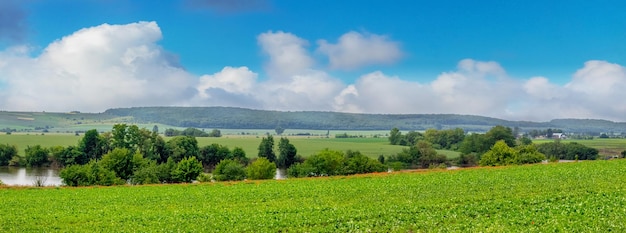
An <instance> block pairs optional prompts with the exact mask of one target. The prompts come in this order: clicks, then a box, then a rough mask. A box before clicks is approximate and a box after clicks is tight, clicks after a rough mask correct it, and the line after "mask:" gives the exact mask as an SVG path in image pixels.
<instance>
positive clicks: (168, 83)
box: [0, 22, 195, 111]
mask: <svg viewBox="0 0 626 233" xmlns="http://www.w3.org/2000/svg"><path fill="white" fill-rule="evenodd" d="M160 39H161V31H160V29H159V27H158V25H157V24H156V23H155V22H139V23H132V24H127V25H108V24H103V25H100V26H96V27H91V28H85V29H82V30H80V31H77V32H75V33H73V34H72V35H69V36H66V37H64V38H62V39H60V40H57V41H55V42H53V43H51V44H50V45H48V46H47V47H46V48H45V49H44V50H43V52H42V53H41V55H39V56H38V57H35V58H31V57H28V56H25V55H23V54H22V56H17V55H16V54H12V55H7V56H3V57H0V60H2V62H0V63H4V64H5V65H4V66H2V67H0V80H2V81H3V82H4V83H5V89H7V90H6V92H5V95H6V96H5V98H4V100H3V102H2V103H1V106H2V107H3V108H7V109H20V110H33V111H40V110H47V111H67V110H69V109H78V110H82V111H102V110H104V109H106V108H111V107H129V106H138V105H141V106H145V105H172V104H178V103H182V102H183V100H186V99H188V98H189V97H190V96H193V95H195V89H194V88H193V79H192V76H190V75H189V74H188V73H187V72H185V71H184V70H182V69H181V68H179V67H178V66H177V64H176V62H175V61H173V60H172V56H171V55H169V54H167V53H166V52H165V51H164V50H163V49H162V48H161V47H159V46H158V45H157V44H156V42H157V41H158V40H160Z"/></svg>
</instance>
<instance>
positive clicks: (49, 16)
mask: <svg viewBox="0 0 626 233" xmlns="http://www.w3.org/2000/svg"><path fill="white" fill-rule="evenodd" d="M625 10H626V3H625V2H624V1H578V0H574V1H535V0H529V1H495V0H493V1H491V0H488V1H452V0H448V1H446V0H443V1H373V0H371V1H367V0H365V1H327V0H321V1H278V0H275V1H269V0H267V1H265V0H232V1H227V0H174V1H123V0H84V1H78V0H45V1H44V0H27V1H13V0H8V1H3V3H0V85H1V86H2V89H3V90H4V94H0V95H6V96H4V97H5V98H4V101H1V100H0V109H5V110H47V111H68V110H74V109H76V110H82V111H96V112H97V111H103V110H105V109H107V108H112V107H128V106H153V105H166V106H169V105H182V106H214V105H220V106H237V107H250V108H260V109H276V110H324V111H345V112H368V113H458V114H477V115H487V116H495V117H502V118H507V119H520V120H548V119H552V118H603V119H611V120H616V121H626V119H622V116H623V115H624V113H626V105H623V104H621V103H615V101H614V100H616V99H619V98H621V97H622V94H620V93H618V91H617V90H614V89H616V88H617V87H622V85H624V86H625V87H626V74H625V73H626V71H624V66H625V65H626V56H624V54H626V15H625V14H624V13H623V12H624V11H625ZM105 24H106V25H109V26H117V27H116V28H115V29H111V28H107V27H103V25H105ZM118 27H119V28H118ZM129 31H139V32H137V33H138V34H137V35H135V34H129ZM121 37H124V38H121ZM81 38H82V39H81ZM97 38H100V39H103V38H108V39H107V40H106V41H108V42H106V43H100V44H92V45H91V46H95V47H90V46H86V45H85V42H84V41H98V39H97ZM120 41H122V42H124V43H122V42H120ZM118 42H119V43H118ZM137 48H145V49H144V50H141V51H142V52H141V53H142V54H140V55H137V53H138V52H137V51H139V50H137ZM95 50H98V51H99V50H102V51H100V52H94V51H95ZM107 51H109V52H110V51H114V52H110V53H109V52H107ZM129 51H131V52H132V53H133V54H135V55H136V56H135V55H133V56H134V57H133V59H134V58H136V57H144V58H145V57H146V56H148V55H150V54H152V55H150V56H151V57H150V59H151V60H150V61H149V62H145V63H141V64H139V63H133V64H130V63H123V64H125V65H121V64H122V63H119V64H118V63H116V62H119V60H124V59H123V57H124V56H126V55H128V54H129V53H130V52H129ZM76 53H79V55H80V56H78V55H77V56H76V57H75V58H76V59H73V57H72V56H74V55H75V54H76ZM154 54H158V55H154ZM153 55H154V56H156V57H154V56H153ZM79 57H80V58H82V60H81V59H78V58H79ZM72 59H73V60H72ZM128 59H131V58H128ZM87 60H93V61H91V63H97V64H98V66H93V67H92V65H93V64H87V65H80V64H79V63H80V62H87ZM3 63H4V64H5V65H4V66H3V65H2V64H3ZM164 64H165V65H164ZM3 67H4V68H3ZM8 67H11V68H8ZM51 67H54V68H51ZM77 67H78V68H77ZM82 67H87V68H82ZM120 67H122V68H120ZM92 68H93V69H92ZM159 70H160V71H159ZM48 72H52V73H53V74H54V75H51V76H54V77H48V78H42V77H41V76H42V74H49V73H48ZM115 75H118V77H117V79H116V78H111V77H112V76H115ZM149 75H150V77H148V76H149ZM155 75H156V76H159V77H152V76H155ZM44 76H47V75H44ZM25 80H30V83H46V82H49V83H50V85H53V86H47V87H34V86H35V85H33V87H28V85H27V84H25ZM112 80H115V81H116V82H117V83H118V84H120V85H119V86H120V87H118V88H116V87H109V86H108V85H109V83H108V82H110V81H112ZM168 82H171V83H168ZM142 84H143V85H142ZM167 84H170V85H169V86H167ZM161 85H166V86H161ZM25 86H26V87H25ZM167 87H169V88H170V90H171V89H172V88H173V87H175V88H178V89H175V90H171V92H172V93H173V95H171V96H167V95H164V94H161V93H162V92H157V91H151V90H154V89H159V88H163V89H167ZM37 88H41V89H37ZM81 88H94V89H98V90H101V91H102V92H103V93H102V95H103V96H104V97H103V98H100V99H93V100H92V99H90V98H89V97H86V96H84V95H87V94H90V92H88V91H82V89H81ZM126 88H128V89H129V90H130V89H133V90H135V92H136V93H132V92H131V91H127V90H126ZM318 88H319V89H318ZM385 88H387V89H385ZM77 89H81V90H77ZM321 89H323V90H321ZM190 92H196V93H190ZM259 92H263V93H259ZM128 93H132V94H128ZM320 96H321V97H320ZM81 99H82V101H78V100H81ZM52 100H54V102H52ZM57 102H63V103H64V104H58V103H57ZM603 103H604V104H603ZM433 105H434V106H433ZM616 105H617V106H616Z"/></svg>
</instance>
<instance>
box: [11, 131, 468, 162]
mask: <svg viewBox="0 0 626 233" xmlns="http://www.w3.org/2000/svg"><path fill="white" fill-rule="evenodd" d="M362 133H363V134H366V133H367V131H364V132H362ZM261 137H262V136H255V135H224V136H223V137H220V138H212V137H198V138H196V139H197V140H198V146H200V147H202V146H206V145H210V144H212V143H217V144H220V145H225V146H228V147H229V148H231V149H232V148H234V147H241V148H243V149H244V151H246V154H247V156H248V157H250V158H253V157H256V155H257V152H258V147H259V143H261ZM81 138H82V135H81V136H75V135H74V134H45V135H41V134H34V133H29V134H24V133H14V134H11V135H6V134H0V143H2V144H6V143H8V144H10V145H16V146H17V147H18V153H19V154H20V155H24V149H25V148H26V147H27V146H28V145H37V144H39V145H41V146H44V147H51V146H57V145H60V146H70V145H78V141H79V140H80V139H81ZM279 138H280V137H279V136H274V143H275V145H278V140H279ZM288 138H289V141H290V142H291V143H292V144H293V145H294V146H295V147H296V148H297V149H298V154H300V155H302V156H304V157H307V156H309V155H312V154H315V153H317V152H319V151H321V150H323V149H325V148H328V149H331V150H340V151H346V150H358V151H360V152H361V153H363V154H364V155H367V156H369V157H372V158H377V157H378V156H379V155H381V154H382V155H386V156H388V155H393V154H397V153H398V152H400V151H402V149H404V148H406V147H403V146H395V145H389V141H388V140H387V138H384V137H383V138H372V137H368V138H332V137H331V138H325V137H319V136H317V137H315V136H310V137H307V136H288ZM168 139H169V138H165V140H168ZM439 152H440V153H442V154H444V155H446V156H448V157H450V158H455V157H458V152H454V151H446V150H440V151H439Z"/></svg>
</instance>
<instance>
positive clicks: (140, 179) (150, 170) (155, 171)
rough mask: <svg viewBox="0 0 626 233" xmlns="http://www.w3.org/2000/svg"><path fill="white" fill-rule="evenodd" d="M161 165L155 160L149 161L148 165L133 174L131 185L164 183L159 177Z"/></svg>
mask: <svg viewBox="0 0 626 233" xmlns="http://www.w3.org/2000/svg"><path fill="white" fill-rule="evenodd" d="M159 172H160V170H159V165H157V164H156V161H154V160H148V161H146V163H145V164H144V165H143V166H141V167H139V168H138V169H137V170H136V171H135V172H133V175H132V177H131V178H130V183H131V184H159V183H162V182H163V181H162V180H161V179H160V177H159Z"/></svg>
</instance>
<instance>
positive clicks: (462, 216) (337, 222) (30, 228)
mask: <svg viewBox="0 0 626 233" xmlns="http://www.w3.org/2000/svg"><path fill="white" fill-rule="evenodd" d="M625 167H626V160H612V161H589V162H579V163H560V164H558V163H554V164H536V165H527V166H512V167H496V168H472V169H461V170H453V171H429V172H412V173H408V172H407V173H390V174H387V173H381V174H369V175H361V176H349V177H330V178H329V177H324V178H310V179H290V180H280V181H276V180H271V181H261V182H253V181H247V182H236V183H209V184H180V185H156V186H117V187H86V188H0V198H2V202H0V209H2V212H3V214H2V217H1V218H0V232H48V231H63V232H67V231H71V232H609V231H612V232H625V231H626V176H624V168H625Z"/></svg>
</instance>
